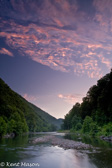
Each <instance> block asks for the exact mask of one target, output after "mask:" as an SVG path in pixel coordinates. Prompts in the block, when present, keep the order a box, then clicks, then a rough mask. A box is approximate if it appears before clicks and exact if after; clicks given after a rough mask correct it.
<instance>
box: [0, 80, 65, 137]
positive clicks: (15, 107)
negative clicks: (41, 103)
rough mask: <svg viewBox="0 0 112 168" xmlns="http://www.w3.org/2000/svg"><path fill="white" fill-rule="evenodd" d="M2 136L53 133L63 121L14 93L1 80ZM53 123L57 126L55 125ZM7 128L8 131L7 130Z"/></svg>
mask: <svg viewBox="0 0 112 168" xmlns="http://www.w3.org/2000/svg"><path fill="white" fill-rule="evenodd" d="M0 116H1V117H2V118H1V119H0V120H1V127H0V135H3V134H5V133H12V132H13V133H15V134H16V135H19V134H22V133H23V132H28V131H30V132H40V131H53V130H56V126H57V127H58V125H61V123H62V120H61V119H59V120H57V119H56V118H54V117H52V116H50V115H49V114H48V113H46V112H44V111H42V110H41V109H39V108H38V107H36V106H34V105H33V104H31V103H29V102H27V101H26V100H25V99H24V98H22V97H21V96H20V95H18V94H17V93H15V92H14V91H12V90H11V89H10V88H9V86H8V85H7V84H5V82H4V81H3V80H2V79H0ZM53 122H54V124H55V126H54V125H53ZM6 127H7V129H6Z"/></svg>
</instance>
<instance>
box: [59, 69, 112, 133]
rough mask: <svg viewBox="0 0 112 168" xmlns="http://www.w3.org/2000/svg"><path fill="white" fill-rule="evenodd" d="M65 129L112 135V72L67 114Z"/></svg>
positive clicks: (98, 82) (64, 123) (100, 80)
mask: <svg viewBox="0 0 112 168" xmlns="http://www.w3.org/2000/svg"><path fill="white" fill-rule="evenodd" d="M62 127H63V129H66V130H70V129H71V130H74V131H79V130H80V131H82V132H84V133H86V132H87V133H91V134H103V135H112V70H111V72H110V73H108V74H106V75H105V76H104V77H102V78H101V79H99V80H98V81H97V84H96V85H93V86H92V87H91V88H90V89H89V90H88V92H87V94H86V96H85V97H84V98H83V99H82V103H81V104H80V103H76V104H75V105H74V106H73V108H72V109H71V110H70V111H69V113H68V114H66V116H65V119H64V122H63V125H62Z"/></svg>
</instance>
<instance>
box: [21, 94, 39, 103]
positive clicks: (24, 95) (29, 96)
mask: <svg viewBox="0 0 112 168" xmlns="http://www.w3.org/2000/svg"><path fill="white" fill-rule="evenodd" d="M23 97H24V98H25V99H26V100H27V101H29V102H30V101H36V100H37V97H35V96H31V95H28V94H27V93H25V94H23Z"/></svg>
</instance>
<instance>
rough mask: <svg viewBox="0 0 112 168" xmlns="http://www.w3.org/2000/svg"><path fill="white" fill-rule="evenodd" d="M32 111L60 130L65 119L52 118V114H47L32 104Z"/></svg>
mask: <svg viewBox="0 0 112 168" xmlns="http://www.w3.org/2000/svg"><path fill="white" fill-rule="evenodd" d="M30 106H31V107H32V109H33V110H34V111H35V112H36V113H37V114H38V115H39V116H41V117H42V118H43V119H44V120H46V121H47V122H48V123H50V124H54V125H55V126H56V127H57V128H58V129H59V128H60V126H61V124H62V121H63V119H61V118H60V119H56V118H55V117H53V116H51V115H50V114H48V113H46V112H45V111H43V110H41V109H40V108H38V107H36V106H35V105H33V104H31V103H30Z"/></svg>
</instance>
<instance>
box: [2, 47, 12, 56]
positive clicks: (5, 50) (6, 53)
mask: <svg viewBox="0 0 112 168" xmlns="http://www.w3.org/2000/svg"><path fill="white" fill-rule="evenodd" d="M0 54H5V55H9V56H11V57H13V53H11V52H10V51H8V50H7V49H6V48H1V49H0Z"/></svg>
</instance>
